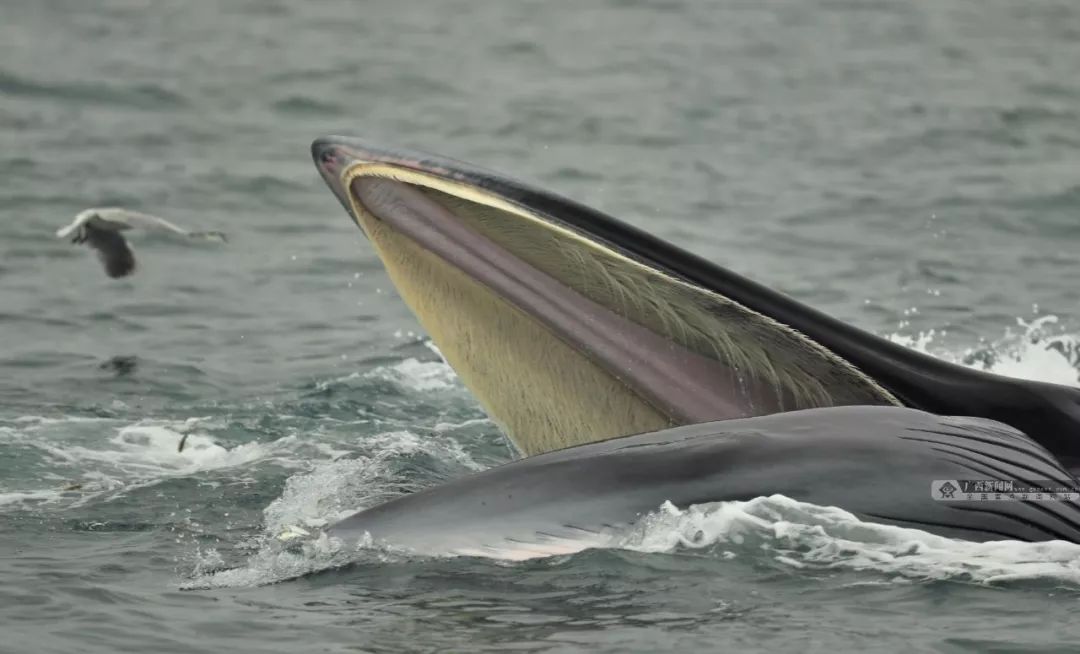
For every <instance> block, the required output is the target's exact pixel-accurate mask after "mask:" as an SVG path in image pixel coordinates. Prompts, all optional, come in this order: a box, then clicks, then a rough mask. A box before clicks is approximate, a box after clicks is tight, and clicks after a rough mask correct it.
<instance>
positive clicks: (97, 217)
mask: <svg viewBox="0 0 1080 654" xmlns="http://www.w3.org/2000/svg"><path fill="white" fill-rule="evenodd" d="M90 224H92V225H94V226H95V227H100V228H102V229H114V230H120V229H127V228H130V227H140V228H142V229H148V230H155V229H156V230H159V231H166V232H173V233H174V234H183V235H184V236H187V235H188V231H187V230H186V229H183V228H181V227H178V226H176V225H174V224H172V223H171V222H169V221H168V220H165V219H164V218H159V217H158V216H151V215H150V214H148V213H142V212H140V211H131V210H129V209H120V208H116V207H113V208H108V209H97V210H96V211H95V214H94V216H92V217H91V218H90Z"/></svg>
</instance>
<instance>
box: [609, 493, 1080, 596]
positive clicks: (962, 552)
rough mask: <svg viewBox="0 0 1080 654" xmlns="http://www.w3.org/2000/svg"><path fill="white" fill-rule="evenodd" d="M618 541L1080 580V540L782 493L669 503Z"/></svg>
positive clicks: (923, 573) (785, 558)
mask: <svg viewBox="0 0 1080 654" xmlns="http://www.w3.org/2000/svg"><path fill="white" fill-rule="evenodd" d="M612 544H613V545H614V546H617V547H622V548H626V549H631V550H636V551H641V552H671V551H675V550H677V549H680V548H694V549H701V548H716V549H719V550H721V551H720V552H719V554H720V556H721V558H737V557H756V556H766V557H769V558H771V559H773V560H774V561H776V562H778V563H780V564H782V565H785V566H790V567H795V568H802V569H817V570H843V569H846V570H865V571H873V572H878V573H881V574H885V575H888V576H892V577H901V578H907V579H956V580H964V581H972V582H976V583H997V582H1004V581H1016V580H1025V579H1054V580H1057V581H1062V582H1067V583H1070V584H1078V585H1080V545H1078V544H1074V543H1066V542H1063V541H1052V542H1044V543H1024V542H1019V541H993V542H986V543H973V542H970V541H964V540H956V539H951V538H945V537H942V536H935V535H933V534H929V533H926V532H923V531H919V530H917V529H906V528H902V527H894V526H890V525H880V524H875V523H870V522H863V521H861V520H859V519H858V518H856V517H855V516H854V515H852V514H850V513H848V512H847V511H844V510H842V509H838V508H833V507H820V506H815V505H813V504H806V503H802V502H797V501H795V500H792V499H789V498H786V497H784V496H782V495H774V496H771V497H760V498H757V499H754V500H750V501H747V502H720V503H716V504H709V505H703V506H695V507H690V508H689V509H688V510H685V511H683V510H679V509H677V508H675V507H673V506H671V505H670V504H666V505H665V506H663V507H661V509H660V510H659V511H657V512H655V513H653V514H651V515H650V516H648V517H647V518H646V519H644V520H643V521H641V522H640V523H639V524H638V525H637V527H636V528H635V529H634V530H632V532H631V533H629V534H627V535H625V536H623V537H621V539H617V540H616V541H614V542H613V543H612Z"/></svg>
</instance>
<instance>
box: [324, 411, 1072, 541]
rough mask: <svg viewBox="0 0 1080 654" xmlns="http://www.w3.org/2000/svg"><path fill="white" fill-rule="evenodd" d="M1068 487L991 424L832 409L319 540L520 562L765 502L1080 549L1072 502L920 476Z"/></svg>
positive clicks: (454, 498)
mask: <svg viewBox="0 0 1080 654" xmlns="http://www.w3.org/2000/svg"><path fill="white" fill-rule="evenodd" d="M952 479H966V480H983V481H990V480H1002V481H1015V480H1026V481H1027V482H1029V483H1036V482H1038V483H1039V484H1043V485H1045V484H1046V483H1048V482H1053V483H1054V484H1056V485H1057V487H1060V488H1073V487H1075V485H1076V480H1075V479H1074V478H1073V477H1072V475H1071V474H1070V473H1068V472H1067V471H1065V470H1064V469H1063V468H1062V467H1061V466H1060V465H1059V464H1058V463H1057V462H1056V461H1055V460H1054V458H1053V457H1052V456H1051V455H1050V454H1049V453H1048V452H1047V451H1046V450H1045V449H1043V448H1042V447H1040V446H1039V445H1038V444H1037V443H1035V442H1034V441H1032V440H1031V439H1029V438H1027V437H1025V436H1024V435H1023V434H1021V433H1020V432H1018V431H1016V430H1015V429H1012V428H1010V427H1008V426H1006V425H1003V424H1001V423H996V422H993V421H990V420H983V419H978V418H956V417H941V416H936V415H933V414H929V413H926V412H922V411H916V410H913V409H905V408H899V407H832V408H824V409H809V410H805V411H794V412H788V413H781V414H774V415H770V416H762V417H756V418H746V419H741V420H725V421H721V422H714V423H707V424H701V425H690V426H687V427H677V428H674V429H667V430H664V431H660V432H656V433H651V434H641V435H637V436H627V437H623V438H616V439H612V440H608V441H603V442H600V443H592V444H588V445H580V446H577V447H572V448H568V449H565V450H560V451H556V452H550V453H547V454H540V455H536V456H531V457H527V458H525V459H520V460H518V461H514V462H512V463H508V464H505V465H502V466H499V467H496V468H492V469H490V470H486V471H484V472H480V473H477V474H473V475H469V476H467V477H464V478H461V479H457V480H454V481H451V482H449V483H446V484H443V485H441V486H438V487H435V488H432V489H429V490H425V491H421V492H418V493H412V494H410V495H405V496H402V497H399V498H397V499H394V500H391V501H389V502H387V503H385V504H382V505H379V506H376V507H373V508H370V509H367V510H365V511H360V512H359V513H357V514H355V515H353V516H351V517H349V518H346V519H344V520H342V521H340V522H338V523H337V524H335V525H333V526H332V527H331V528H330V530H329V534H330V535H331V536H334V537H338V538H341V539H343V540H345V541H347V542H356V541H359V540H362V539H365V538H367V537H368V536H370V538H372V539H373V540H374V541H376V542H381V543H385V544H388V545H391V546H394V547H399V548H404V549H407V550H410V551H413V552H417V553H421V554H470V555H479V556H493V557H507V558H527V557H530V556H538V555H545V554H557V553H563V552H572V551H576V550H578V549H584V548H585V547H589V546H591V545H596V544H601V543H603V542H604V540H603V539H604V538H605V537H608V536H609V535H610V534H611V533H612V532H616V531H618V530H619V529H621V528H624V527H626V526H628V525H630V524H633V523H634V522H635V521H636V520H638V519H639V518H640V517H641V516H642V515H644V514H646V513H648V512H651V511H655V510H656V509H658V508H659V507H660V506H661V505H662V504H663V503H664V502H666V501H670V502H671V503H672V504H674V505H676V506H678V507H682V508H685V507H687V506H690V505H695V504H703V503H708V502H715V501H723V500H748V499H752V498H755V497H759V496H763V495H771V494H774V493H778V494H781V495H784V496H787V497H789V498H792V499H795V500H800V501H805V502H810V503H813V504H817V505H824V506H837V507H841V508H843V509H845V510H848V511H850V512H852V513H854V514H855V515H857V516H859V517H861V518H863V519H866V520H870V521H873V522H881V523H892V524H896V525H900V526H906V527H913V528H917V529H921V530H924V531H928V532H931V533H935V534H939V535H943V536H950V537H958V538H964V539H967V540H974V541H986V540H1004V539H1011V540H1022V541H1046V540H1066V541H1071V542H1080V505H1078V504H1077V503H1076V502H1075V501H1041V502H1039V501H1019V500H1017V501H1009V500H1001V501H977V500H976V501H970V500H965V501H942V500H941V499H938V498H934V497H932V495H931V486H932V484H933V482H934V481H935V480H952Z"/></svg>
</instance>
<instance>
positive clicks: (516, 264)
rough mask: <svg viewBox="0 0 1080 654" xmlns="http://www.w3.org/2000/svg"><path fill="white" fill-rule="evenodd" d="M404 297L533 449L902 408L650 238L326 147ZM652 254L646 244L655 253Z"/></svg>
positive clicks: (479, 182)
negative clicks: (867, 407)
mask: <svg viewBox="0 0 1080 654" xmlns="http://www.w3.org/2000/svg"><path fill="white" fill-rule="evenodd" d="M313 152H314V156H315V159H316V163H317V165H318V167H319V170H320V172H321V174H322V175H323V177H324V178H325V179H326V181H327V183H328V184H329V185H330V186H331V188H332V189H333V190H334V191H335V193H336V194H337V195H338V197H339V199H340V200H341V201H342V204H344V205H345V207H346V208H347V209H348V210H349V212H350V213H351V215H352V216H353V218H354V220H355V221H356V223H357V224H358V225H359V226H360V227H361V228H362V229H363V231H364V233H365V234H366V235H367V237H368V238H369V239H370V241H371V242H372V244H373V245H374V247H375V248H376V250H377V252H378V254H379V256H380V258H381V259H382V261H383V263H384V265H385V266H386V269H387V271H388V272H389V274H390V277H391V279H392V281H393V283H394V285H395V286H396V287H397V289H398V291H399V293H400V295H401V297H402V298H403V299H404V301H405V302H406V303H407V304H408V305H409V307H410V308H411V309H412V311H413V312H414V314H415V315H416V317H417V318H418V319H419V321H420V322H421V324H422V325H423V326H424V328H425V329H426V330H427V332H428V333H429V335H430V336H431V338H432V339H433V340H434V341H435V344H436V345H437V346H438V347H439V348H440V350H441V351H442V352H443V354H444V355H445V356H446V358H447V360H448V361H449V362H450V364H451V365H452V366H453V367H454V369H455V370H456V371H457V373H458V374H459V376H460V377H461V378H462V380H463V381H464V383H465V385H466V386H467V387H469V389H470V390H471V391H472V392H473V393H474V394H475V395H476V397H477V398H478V400H479V401H480V403H481V404H482V405H483V406H484V408H485V409H486V410H487V411H488V413H489V414H490V415H491V416H492V417H493V419H495V420H496V421H497V422H498V423H499V424H500V425H502V426H503V428H504V429H506V431H507V433H508V434H509V435H510V437H511V438H512V439H513V440H514V442H515V443H516V444H517V445H518V447H519V448H520V449H521V450H522V451H523V452H524V453H526V454H535V453H538V452H543V451H548V450H552V449H556V448H560V447H565V446H569V445H575V444H579V443H584V442H591V441H597V440H603V439H606V438H612V437H616V436H622V435H626V434H632V433H639V432H644V431H650V430H655V429H660V428H664V427H668V426H673V425H679V424H688V423H697V422H705V421H709V420H718V419H727V418H738V417H747V416H754V415H763V414H768V413H775V412H780V411H788V410H794V409H803V408H811V407H821V406H834V405H845V404H898V401H897V400H896V399H895V398H894V397H893V395H892V394H891V393H889V392H888V391H886V390H885V389H884V388H882V387H881V386H880V385H878V384H877V383H875V382H874V381H873V380H872V379H871V378H870V377H868V376H867V375H865V374H863V373H861V372H860V371H859V370H858V369H856V367H855V366H853V365H851V364H850V363H849V362H848V361H846V360H845V359H843V358H841V357H840V356H837V355H836V354H834V353H833V352H831V351H830V350H829V349H827V348H826V347H824V346H822V345H820V344H819V343H817V342H815V341H813V340H811V339H810V338H807V337H806V336H804V335H802V334H800V333H799V332H797V331H795V330H794V329H791V328H790V327H788V326H787V325H784V324H782V323H780V322H778V321H776V320H774V319H772V318H770V317H768V316H766V315H763V314H762V313H759V312H756V311H754V310H752V309H750V308H748V307H746V306H744V305H743V304H740V303H739V302H736V301H735V300H733V299H731V298H730V297H727V296H725V295H724V294H722V293H718V292H717V291H716V290H713V289H709V288H706V287H705V286H703V285H700V284H696V283H694V282H693V281H692V280H688V279H686V278H684V277H682V276H680V275H679V274H678V273H677V272H676V271H673V270H671V269H670V268H668V267H666V266H665V265H663V264H662V263H661V262H659V261H656V260H653V259H652V258H651V257H650V256H649V255H648V252H647V248H644V247H642V243H640V242H639V243H635V244H634V245H636V246H637V247H627V245H626V243H627V241H634V240H635V239H637V240H640V239H641V237H642V235H641V234H640V233H636V232H635V231H634V230H632V229H631V228H629V227H627V226H624V225H620V224H618V223H616V222H615V221H613V220H611V219H607V218H606V217H604V216H601V215H599V214H597V213H596V212H592V211H591V210H589V209H587V208H585V207H582V206H580V205H577V204H575V203H573V202H571V201H569V200H566V199H563V198H560V197H558V196H555V195H553V194H549V193H545V192H542V191H538V190H535V189H531V188H529V187H526V186H524V185H521V184H519V183H516V182H513V181H510V180H506V179H503V178H501V177H499V176H497V175H495V174H493V173H488V172H485V171H481V170H477V169H475V168H472V167H471V166H468V165H467V164H462V163H459V162H454V161H450V160H445V159H439V158H434V157H428V156H426V155H416V154H410V153H402V152H399V151H393V152H392V151H386V150H381V149H377V148H374V147H371V146H368V145H365V144H362V143H360V142H358V141H355V140H351V139H342V138H330V139H322V140H320V141H317V142H316V143H315V145H314V146H313ZM646 245H647V244H646Z"/></svg>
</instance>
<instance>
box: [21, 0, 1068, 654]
mask: <svg viewBox="0 0 1080 654" xmlns="http://www.w3.org/2000/svg"><path fill="white" fill-rule="evenodd" d="M1078 71H1080V4H1078V3H1077V2H1075V1H1073V0H1022V1H1017V0H934V1H933V2H892V1H886V0H880V1H875V0H805V1H799V2H774V1H767V2H766V1H758V0H736V1H732V2H700V1H693V0H682V1H679V0H597V1H595V2H587V3H586V2H580V3H572V2H568V1H567V2H550V1H548V2H540V1H538V0H520V1H516V2H495V1H485V0H481V1H478V2H465V1H464V0H445V1H440V2H400V1H398V0H393V1H391V0H373V1H371V2H364V3H359V2H347V1H345V0H327V1H310V2H301V1H299V0H228V1H225V0H223V1H221V2H192V1H190V0H155V1H154V2H148V1H146V0H3V2H0V226H2V229H3V235H2V236H0V652H4V653H9V652H10V653H21V652H42V653H45V652H57V653H63V654H71V653H73V652H195V651H204V652H289V653H296V652H344V651H361V652H434V651H459V652H464V651H470V652H471V651H536V652H577V651H580V652H657V651H679V652H701V651H746V652H751V651H799V652H836V651H849V650H851V651H875V652H907V651H913V650H915V651H940V652H1006V651H1024V652H1052V651H1065V650H1068V651H1075V648H1076V647H1077V645H1078V643H1080V619H1078V618H1077V616H1078V614H1080V546H1077V545H1072V544H1064V543H1045V544H1022V543H1015V542H999V543H988V544H981V545H977V544H971V543H965V542H961V541H954V540H948V539H943V538H937V537H933V536H930V535H927V534H923V533H921V532H917V531H909V530H902V529H895V528H885V527H879V526H875V525H872V524H866V523H861V522H859V521H858V520H856V519H855V518H854V517H852V516H850V515H848V514H846V513H844V512H843V511H839V510H837V509H832V508H829V507H815V506H811V505H805V504H799V503H796V502H793V501H791V500H788V499H786V498H784V497H780V496H775V497H763V498H758V499H756V500H752V501H749V502H732V503H723V504H716V505H710V506H706V507H699V508H694V509H688V510H681V511H680V510H677V509H673V508H670V507H668V508H664V507H657V511H656V513H655V514H653V515H652V516H650V517H649V518H648V519H647V520H646V521H645V522H644V523H642V524H641V525H639V526H638V527H637V528H636V529H634V530H633V531H632V532H629V533H627V534H626V535H625V538H624V539H623V540H622V541H621V542H619V543H617V544H613V545H612V546H611V547H609V548H601V549H593V550H589V551H586V552H583V553H581V554H576V555H572V556H561V557H554V558H547V559H537V560H532V561H525V562H519V563H509V562H505V561H491V560H485V559H473V558H428V559H424V558H410V557H405V556H399V555H393V554H391V553H387V552H384V551H379V550H377V549H370V550H360V551H342V550H340V549H335V548H334V547H333V545H332V543H328V542H327V541H326V540H325V539H318V538H313V539H297V540H296V541H293V542H291V543H283V542H281V541H280V540H279V539H278V538H276V537H277V536H278V535H279V534H281V533H282V532H283V531H284V530H286V529H291V528H295V527H297V526H299V527H300V528H303V529H304V530H306V531H309V532H311V533H313V534H317V533H318V529H319V527H320V526H321V525H324V524H325V523H326V522H327V521H330V520H333V519H334V518H335V517H337V516H340V515H343V514H346V513H348V512H350V511H352V510H355V509H357V508H360V507H363V506H367V505H370V504H372V503H375V502H377V501H379V500H381V499H384V498H387V497H392V496H394V495H398V494H401V493H404V492H408V491H409V490H413V489H417V488H422V487H426V486H430V485H433V484H436V483H438V482H439V481H441V480H445V479H449V478H453V477H456V476H459V475H464V474H468V473H470V472H472V471H475V470H479V469H483V468H487V467H490V466H492V465H496V464H498V463H501V462H504V461H507V460H509V459H510V458H511V457H512V453H511V450H510V448H509V447H508V445H507V443H506V441H505V439H504V437H503V436H502V435H501V434H500V433H499V431H498V429H497V428H496V427H495V426H494V425H493V424H492V423H491V422H490V421H489V420H488V419H487V418H486V417H485V415H484V414H483V412H482V411H481V410H480V409H479V408H478V405H477V404H476V402H475V401H474V400H473V398H472V397H471V396H470V394H469V393H468V392H467V391H466V390H465V389H464V387H463V386H462V385H461V383H460V382H459V381H458V379H457V378H456V377H455V375H454V373H453V371H452V370H451V369H450V368H449V367H448V366H447V365H446V364H445V363H444V362H443V361H442V359H441V358H440V357H439V354H438V352H437V351H436V350H435V349H433V347H432V346H431V345H430V344H429V343H428V342H427V340H426V338H425V335H424V334H423V332H422V331H421V329H420V328H419V326H418V325H417V323H416V322H415V320H414V319H413V318H412V316H411V315H410V314H409V312H408V310H407V309H406V308H405V306H404V305H403V304H402V302H401V301H400V299H399V298H398V297H397V295H396V293H395V291H394V288H393V287H392V285H391V284H390V283H389V281H388V280H387V277H386V276H385V274H384V273H383V270H382V267H381V266H380V264H379V262H378V260H377V258H376V257H375V255H374V254H373V252H372V250H371V248H370V247H369V246H368V244H367V242H366V241H365V240H364V239H363V237H362V236H361V234H360V233H359V231H358V230H357V229H356V228H355V227H354V226H353V225H352V224H351V223H350V221H349V220H348V218H347V217H346V216H345V214H344V212H343V211H342V209H341V207H340V205H339V204H338V203H337V201H336V200H335V199H334V197H333V196H332V195H331V194H330V193H329V191H328V190H327V189H326V188H325V186H324V184H323V183H322V181H321V180H320V179H319V177H318V175H317V174H316V172H315V169H314V167H313V166H312V164H311V160H310V155H309V152H308V147H309V144H310V142H311V141H312V140H313V139H314V138H316V137H318V136H320V135H324V134H329V133H339V134H351V135H357V136H363V137H367V138H371V139H376V140H378V141H380V142H383V143H388V144H394V145H402V146H410V147H414V148H420V149H425V150H428V151H433V152H437V153H440V154H445V155H448V156H452V157H455V158H459V159H464V160H467V161H471V162H474V163H476V164H479V165H482V166H484V167H487V168H493V169H496V170H500V171H503V172H505V173H507V174H509V175H512V176H515V177H519V178H522V179H525V180H528V181H531V182H533V183H535V184H539V185H541V186H543V187H546V188H550V189H552V190H555V191H558V192H559V193H561V194H564V195H567V196H570V197H573V198H575V199H577V200H580V201H582V202H585V203H587V204H590V205H593V206H595V207H597V208H599V209H602V210H604V211H605V212H607V213H610V214H612V215H614V216H617V217H619V218H621V219H623V220H625V221H628V222H630V223H632V224H634V225H637V226H639V227H642V228H644V229H646V230H649V231H650V232H653V233H655V234H657V235H659V236H661V237H663V238H665V239H668V240H670V241H673V242H675V243H677V244H678V245H680V246H683V247H685V248H687V249H689V250H691V251H693V252H695V253H697V254H700V255H703V256H706V257H709V258H711V259H713V260H715V261H717V262H719V263H721V264H722V265H725V266H727V267H729V268H731V269H733V270H735V271H738V272H740V273H742V274H744V275H747V276H749V277H751V278H753V279H755V280H757V281H760V282H762V283H765V284H768V285H770V286H772V287H774V288H777V289H780V290H782V291H784V292H786V293H788V294H790V295H792V296H793V297H795V298H798V299H799V300H801V301H804V302H806V303H808V304H811V305H813V306H815V307H817V308H819V309H822V310H824V311H826V312H829V313H831V314H833V315H835V316H837V317H839V318H841V319H843V320H846V321H849V322H852V323H854V324H857V325H859V326H861V327H863V328H865V329H868V330H870V331H873V332H876V333H878V334H881V335H884V336H887V337H889V338H893V339H895V340H897V341H898V342H902V343H904V344H906V345H909V346H910V347H914V348H918V349H921V350H924V351H927V352H931V353H933V354H935V355H937V356H940V357H943V358H946V359H949V360H953V361H959V362H961V363H964V364H966V365H969V366H973V367H977V368H983V369H990V370H995V371H998V372H1002V373H1005V374H1010V375H1016V376H1021V377H1028V378H1034V379H1042V380H1047V381H1055V382H1059V383H1065V384H1074V385H1080V74H1078ZM108 205H119V206H124V207H127V208H131V209H141V210H144V211H150V212H153V213H157V214H160V215H163V216H166V217H168V218H169V219H171V220H174V221H176V222H178V223H180V224H182V225H185V226H188V227H190V228H193V229H216V230H222V231H225V232H227V233H228V235H229V241H228V242H227V243H225V244H216V243H197V244H189V243H178V242H177V241H176V240H174V239H169V238H161V237H156V236H153V235H148V234H133V235H132V240H133V243H134V247H135V249H136V252H137V256H138V257H139V261H140V269H139V270H138V272H137V274H135V275H134V276H132V277H130V278H128V279H125V280H121V281H114V280H109V279H107V278H106V277H105V275H104V274H103V272H102V270H101V267H100V266H99V264H98V262H97V261H96V260H95V258H94V255H93V253H92V252H90V251H89V250H87V249H85V248H81V247H75V246H72V245H71V244H69V243H67V242H64V241H61V240H58V239H56V238H55V237H54V235H53V234H54V231H55V230H56V229H57V228H58V227H61V226H63V225H65V224H67V223H68V222H69V221H70V219H71V218H72V217H73V216H74V214H75V213H76V212H78V211H80V210H82V209H84V208H87V207H91V206H108ZM184 436H186V437H187V441H186V446H185V448H184V450H183V451H182V452H178V451H177V450H178V444H179V441H180V440H181V438H183V437H184Z"/></svg>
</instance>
